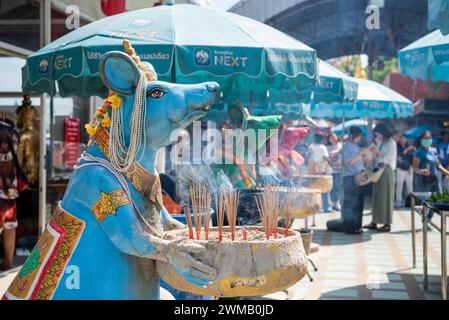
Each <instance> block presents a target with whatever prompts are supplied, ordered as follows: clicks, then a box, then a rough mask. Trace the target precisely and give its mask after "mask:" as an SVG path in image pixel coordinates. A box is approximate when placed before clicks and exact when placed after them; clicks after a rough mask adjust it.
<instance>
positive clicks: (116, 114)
mask: <svg viewBox="0 0 449 320" xmlns="http://www.w3.org/2000/svg"><path fill="white" fill-rule="evenodd" d="M146 87H147V78H146V77H145V74H144V73H141V74H140V78H139V82H138V84H137V88H136V93H135V98H134V105H133V110H132V113H131V119H130V120H131V133H130V142H129V146H128V147H126V143H125V133H124V125H123V108H113V109H112V115H111V135H110V144H109V154H110V161H111V164H112V166H113V167H114V169H115V170H117V171H119V172H125V171H127V170H129V169H130V168H131V166H132V165H133V163H135V162H136V161H139V160H141V159H138V160H136V157H137V153H138V152H139V150H140V147H141V146H142V140H143V145H144V147H145V142H146V141H145V140H146V135H145V114H146V102H147V101H146ZM143 154H144V152H142V154H141V158H142V157H143Z"/></svg>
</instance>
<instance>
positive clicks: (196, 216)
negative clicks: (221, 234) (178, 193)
mask: <svg viewBox="0 0 449 320" xmlns="http://www.w3.org/2000/svg"><path fill="white" fill-rule="evenodd" d="M189 192H190V200H191V203H192V211H193V223H194V225H195V231H196V238H197V240H199V239H200V238H201V225H202V222H203V220H202V218H203V215H204V231H205V236H206V240H207V239H208V238H209V223H210V209H211V195H210V192H209V190H208V187H207V186H206V185H205V184H202V183H197V182H194V183H193V184H192V185H191V186H190V188H189Z"/></svg>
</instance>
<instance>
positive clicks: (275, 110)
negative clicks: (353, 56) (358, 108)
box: [252, 59, 358, 121]
mask: <svg viewBox="0 0 449 320" xmlns="http://www.w3.org/2000/svg"><path fill="white" fill-rule="evenodd" d="M318 61H319V62H318V70H319V82H318V83H317V84H316V85H315V86H313V87H312V88H310V89H302V90H301V89H298V88H286V89H284V90H282V89H279V88H276V89H270V90H269V92H268V94H267V99H266V101H265V102H264V103H262V104H256V105H254V107H253V112H252V113H253V114H254V115H268V114H273V115H282V116H283V117H282V120H283V121H288V120H294V119H299V118H301V117H304V116H305V113H306V112H307V110H310V111H309V112H307V113H311V116H312V117H322V116H321V115H322V114H324V115H325V116H328V115H329V113H335V111H336V110H337V109H338V110H344V109H345V108H346V109H348V108H349V109H352V107H353V103H352V102H351V101H354V100H355V99H356V98H357V87H358V84H357V82H356V81H355V80H353V79H352V78H351V77H349V76H348V75H346V74H345V73H343V72H341V71H340V70H338V69H337V68H335V67H333V66H332V65H330V64H328V63H326V62H324V61H323V60H320V59H319V60H318Z"/></svg>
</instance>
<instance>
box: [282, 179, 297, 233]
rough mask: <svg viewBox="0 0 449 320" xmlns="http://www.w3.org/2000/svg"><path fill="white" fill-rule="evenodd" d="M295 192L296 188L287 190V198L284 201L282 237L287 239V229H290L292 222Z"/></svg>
mask: <svg viewBox="0 0 449 320" xmlns="http://www.w3.org/2000/svg"><path fill="white" fill-rule="evenodd" d="M295 192H296V188H294V187H288V188H287V197H286V199H285V201H284V223H285V230H284V237H287V235H288V229H289V227H290V223H291V222H292V218H291V212H292V210H293V201H294V198H295Z"/></svg>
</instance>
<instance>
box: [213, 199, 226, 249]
mask: <svg viewBox="0 0 449 320" xmlns="http://www.w3.org/2000/svg"><path fill="white" fill-rule="evenodd" d="M215 212H216V213H217V227H218V241H222V240H223V224H224V215H225V195H224V192H223V191H220V192H215Z"/></svg>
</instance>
